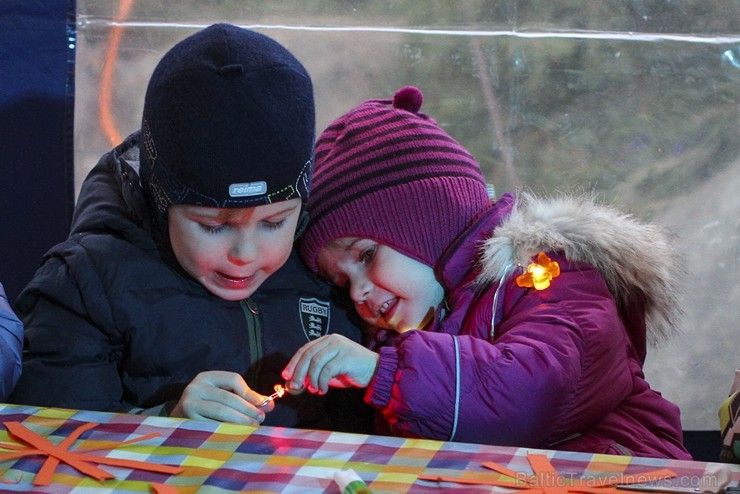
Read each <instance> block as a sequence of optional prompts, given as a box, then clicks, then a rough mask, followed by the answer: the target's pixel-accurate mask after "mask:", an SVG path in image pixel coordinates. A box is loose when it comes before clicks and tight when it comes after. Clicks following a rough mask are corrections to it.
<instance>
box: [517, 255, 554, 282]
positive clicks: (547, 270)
mask: <svg viewBox="0 0 740 494" xmlns="http://www.w3.org/2000/svg"><path fill="white" fill-rule="evenodd" d="M558 276H560V265H559V264H558V263H557V262H555V261H553V260H552V259H550V258H549V257H547V254H545V253H544V252H540V253H539V254H537V262H533V263H530V265H529V266H527V270H526V272H525V273H524V274H522V275H519V276H517V277H516V285H517V286H520V287H522V288H534V289H535V290H544V289H545V288H547V287H549V286H550V282H551V281H552V279H553V278H557V277H558Z"/></svg>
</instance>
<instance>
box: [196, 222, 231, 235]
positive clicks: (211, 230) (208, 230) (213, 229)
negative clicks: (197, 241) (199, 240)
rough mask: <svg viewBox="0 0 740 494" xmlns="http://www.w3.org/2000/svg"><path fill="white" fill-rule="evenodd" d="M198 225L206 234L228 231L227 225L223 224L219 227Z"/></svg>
mask: <svg viewBox="0 0 740 494" xmlns="http://www.w3.org/2000/svg"><path fill="white" fill-rule="evenodd" d="M198 225H200V228H201V230H203V231H204V232H206V233H219V232H222V231H224V230H226V228H227V226H226V223H221V224H219V225H206V224H205V223H198Z"/></svg>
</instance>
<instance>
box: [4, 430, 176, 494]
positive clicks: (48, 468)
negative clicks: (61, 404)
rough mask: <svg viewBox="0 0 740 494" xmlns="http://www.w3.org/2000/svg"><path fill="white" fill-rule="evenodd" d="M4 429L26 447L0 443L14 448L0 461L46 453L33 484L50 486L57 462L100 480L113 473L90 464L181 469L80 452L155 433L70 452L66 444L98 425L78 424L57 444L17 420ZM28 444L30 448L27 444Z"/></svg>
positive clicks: (152, 435)
mask: <svg viewBox="0 0 740 494" xmlns="http://www.w3.org/2000/svg"><path fill="white" fill-rule="evenodd" d="M3 425H5V428H6V429H8V432H9V433H10V435H11V436H13V437H14V438H15V439H16V440H18V441H20V442H22V443H25V446H21V445H18V444H5V443H3V444H0V447H2V448H3V449H9V450H13V451H14V452H13V453H5V454H0V461H2V460H10V459H14V458H21V457H23V456H33V455H40V456H46V461H44V464H43V465H42V466H41V469H39V471H38V473H37V474H36V476H35V477H34V479H33V484H34V485H49V484H51V478H52V476H53V475H54V470H55V469H56V467H57V466H58V465H59V463H66V464H67V465H69V466H71V467H73V468H75V469H76V470H78V471H79V472H80V473H83V474H85V475H88V476H90V477H93V478H94V479H97V480H100V481H103V480H105V479H112V478H114V477H113V475H112V474H110V473H108V472H106V471H105V470H102V469H100V468H98V467H96V466H95V465H93V463H97V464H103V465H113V466H118V467H123V468H132V469H137V470H147V471H150V472H159V473H168V474H176V473H180V472H182V471H183V469H182V467H176V466H171V465H157V464H156V463H148V462H144V461H138V460H124V459H119V458H106V457H103V456H92V455H88V454H84V453H82V451H96V450H103V449H111V448H114V447H116V446H122V445H125V444H131V443H135V442H139V441H143V440H145V439H150V438H152V437H156V436H158V435H159V434H158V433H156V432H155V433H152V434H147V435H144V436H141V437H138V438H136V439H131V440H129V441H123V442H121V443H115V444H113V445H112V446H111V447H110V448H102V447H100V448H86V449H80V450H77V451H70V450H69V447H70V446H72V444H74V442H75V441H76V440H77V439H78V438H79V437H80V436H81V435H82V434H83V433H84V432H86V431H88V430H90V429H92V428H93V427H96V426H97V425H98V424H96V423H94V422H89V423H86V424H83V425H81V426H79V427H78V428H77V429H75V430H74V431H72V433H71V434H70V435H69V436H67V437H66V438H64V439H63V440H62V442H60V443H59V445H54V444H52V443H50V442H49V441H48V440H47V439H45V438H43V437H41V436H40V435H38V434H36V433H35V432H33V431H32V430H30V429H28V428H26V427H25V426H24V425H23V424H21V423H20V422H4V423H3ZM28 446H30V448H29V447H28Z"/></svg>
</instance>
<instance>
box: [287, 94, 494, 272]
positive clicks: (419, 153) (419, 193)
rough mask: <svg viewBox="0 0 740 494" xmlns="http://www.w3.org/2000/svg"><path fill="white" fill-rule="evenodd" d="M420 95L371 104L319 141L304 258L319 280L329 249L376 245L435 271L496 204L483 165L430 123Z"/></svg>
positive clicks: (303, 243)
mask: <svg viewBox="0 0 740 494" xmlns="http://www.w3.org/2000/svg"><path fill="white" fill-rule="evenodd" d="M422 100H423V96H422V94H421V91H419V89H417V88H415V87H405V88H403V89H401V90H399V91H398V92H397V93H396V94H395V96H394V98H393V100H371V101H366V102H365V103H362V104H361V105H359V106H358V107H356V108H354V109H352V110H350V111H349V112H348V113H346V114H345V115H344V116H342V117H340V118H339V119H337V120H335V121H334V122H333V123H332V124H331V125H330V126H329V127H328V128H327V129H326V130H325V131H324V132H323V134H321V136H319V139H318V141H317V144H316V163H315V169H314V176H313V182H312V185H311V193H310V194H309V199H308V203H307V209H308V211H309V214H310V223H309V227H308V230H307V231H306V233H305V234H304V235H303V237H302V239H301V247H300V252H301V255H302V257H303V259H304V260H305V262H306V263H307V264H308V266H309V268H311V270H313V271H314V272H317V271H318V268H317V266H316V257H317V256H318V253H319V251H320V250H321V248H322V247H323V246H325V245H326V244H327V243H328V242H330V241H332V240H335V239H337V238H343V237H360V238H370V239H373V240H376V241H378V242H380V243H382V244H385V245H388V246H390V247H392V248H394V249H396V250H397V251H399V252H401V253H403V254H405V255H407V256H409V257H411V258H413V259H416V260H418V261H420V262H422V263H424V264H426V265H428V266H432V267H434V266H435V264H436V263H437V260H438V259H439V257H440V256H441V255H442V252H443V251H444V250H445V249H446V248H447V246H448V245H450V243H451V242H452V241H453V240H454V239H455V238H456V237H457V236H458V235H459V234H460V233H461V232H462V231H463V230H464V229H465V228H467V227H468V226H469V225H470V224H471V223H472V222H473V221H474V220H475V218H476V217H477V216H478V215H479V214H480V213H481V212H482V211H484V210H486V209H488V208H489V207H490V205H491V201H490V199H489V197H488V192H487V190H486V183H485V180H484V178H483V174H482V172H481V170H480V167H479V166H478V163H477V162H476V161H475V159H474V158H473V157H472V156H471V155H470V153H469V152H468V151H467V150H466V149H465V148H463V147H462V146H461V145H460V144H459V143H458V142H457V141H455V140H454V139H453V138H452V137H450V136H449V135H448V134H447V133H446V132H445V131H444V130H442V128H441V127H440V126H439V125H437V123H436V122H435V121H434V120H433V119H432V118H430V117H429V116H427V115H425V114H423V113H421V112H419V109H420V108H421V104H422Z"/></svg>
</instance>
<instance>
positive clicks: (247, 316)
mask: <svg viewBox="0 0 740 494" xmlns="http://www.w3.org/2000/svg"><path fill="white" fill-rule="evenodd" d="M239 305H241V307H242V312H244V320H245V322H246V323H247V338H248V340H249V358H250V362H251V365H250V366H249V368H248V369H247V375H246V376H245V378H246V381H247V384H249V387H251V388H253V389H254V387H255V386H257V384H258V383H259V376H260V368H261V367H262V352H263V350H262V324H261V323H260V318H259V312H260V311H259V307H258V306H257V303H256V302H255V301H254V300H252V299H251V298H246V299H244V300H242V301H240V302H239Z"/></svg>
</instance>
